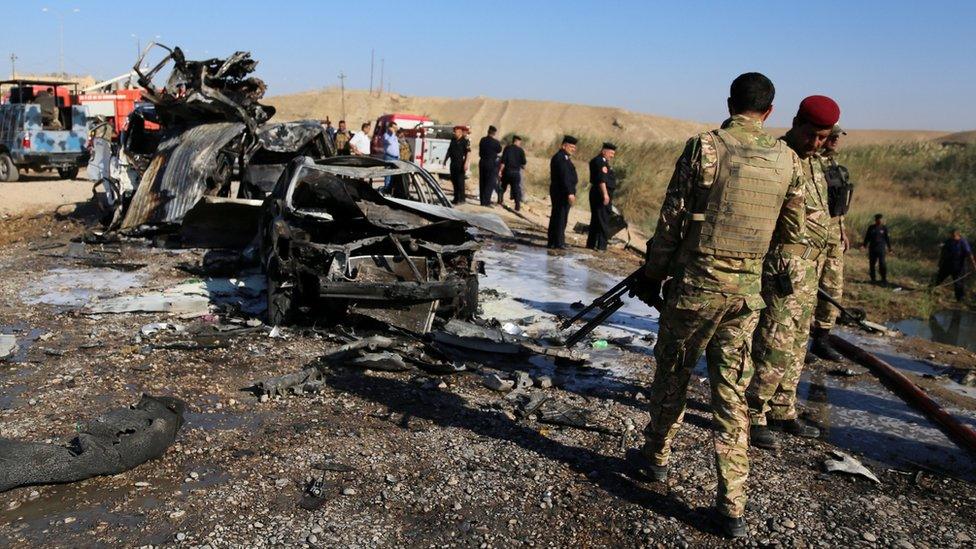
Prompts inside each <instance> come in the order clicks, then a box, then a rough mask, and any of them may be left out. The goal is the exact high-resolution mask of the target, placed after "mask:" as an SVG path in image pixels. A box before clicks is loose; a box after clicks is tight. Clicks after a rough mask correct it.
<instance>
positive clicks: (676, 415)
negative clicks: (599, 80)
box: [629, 73, 804, 537]
mask: <svg viewBox="0 0 976 549" xmlns="http://www.w3.org/2000/svg"><path fill="white" fill-rule="evenodd" d="M730 95H731V97H730V98H729V112H730V114H731V115H732V116H731V118H729V119H728V120H726V121H725V123H723V125H722V128H721V129H719V130H714V131H711V132H706V133H702V134H700V135H698V136H697V137H694V138H692V139H690V140H689V141H688V143H687V145H686V146H685V150H684V152H683V153H682V155H681V157H680V158H679V159H678V162H677V165H676V166H675V171H674V175H673V176H672V177H671V182H670V184H669V185H668V190H667V194H666V196H665V199H664V204H663V205H662V207H661V216H660V219H659V221H658V226H657V230H656V232H655V233H654V237H653V238H652V239H651V240H650V241H649V242H648V246H647V262H646V264H645V268H644V274H645V275H646V279H644V280H642V281H641V282H640V283H639V284H638V285H637V287H636V288H635V290H634V291H635V294H636V295H638V297H640V298H641V300H643V301H645V302H646V303H649V304H652V305H654V306H656V307H658V308H659V309H660V310H661V318H660V326H661V328H660V331H659V334H658V340H657V344H656V345H655V347H654V358H655V360H656V362H657V369H656V371H655V374H654V381H653V383H652V385H651V389H650V392H649V402H648V410H649V412H650V421H649V423H648V425H647V428H646V429H645V431H644V435H645V443H644V445H643V447H642V448H641V450H640V451H639V452H634V451H632V452H631V453H630V455H629V458H630V459H631V460H632V462H633V464H634V465H635V466H636V468H637V469H638V472H639V473H641V474H643V475H644V476H647V477H650V478H651V479H652V480H655V481H664V480H666V478H667V470H668V461H669V459H670V456H671V444H672V441H673V440H674V437H675V435H676V434H677V431H678V427H679V425H680V423H681V420H682V418H683V416H684V410H685V402H686V394H687V391H688V383H689V379H690V377H691V372H692V369H693V368H694V367H695V364H696V363H697V362H698V359H699V358H700V357H701V355H702V353H705V356H706V361H707V363H708V378H709V383H710V385H711V407H712V414H713V416H714V419H715V435H714V443H715V460H716V465H717V468H718V478H719V482H718V494H717V496H716V508H717V511H718V513H717V520H718V522H719V526H720V528H721V529H722V531H723V533H724V534H725V535H727V536H730V537H741V536H745V535H746V528H745V519H744V514H745V506H746V492H745V482H746V478H747V476H748V472H749V462H748V455H747V450H748V434H749V418H748V414H747V406H746V401H745V390H746V387H747V386H748V384H749V380H750V379H751V378H752V372H753V370H752V361H751V359H750V351H751V346H752V334H753V331H754V330H755V327H756V323H757V322H758V320H759V311H760V310H761V309H762V308H763V300H762V297H761V296H760V286H761V279H760V275H761V272H762V261H763V256H764V255H765V254H766V251H767V250H768V248H769V245H770V241H771V238H772V236H773V233H774V230H777V228H778V234H779V236H780V238H782V239H784V242H791V243H792V242H799V241H800V234H801V231H802V230H803V223H804V217H803V194H802V192H803V188H802V183H803V181H802V178H801V177H800V166H799V159H798V158H797V156H796V155H795V154H794V153H793V152H792V151H791V150H790V149H789V147H787V146H786V145H785V144H784V143H782V142H780V141H777V140H776V139H774V138H772V137H770V136H769V135H768V134H767V133H766V132H765V131H764V130H763V121H765V119H766V117H768V116H769V113H770V112H771V111H772V100H773V95H774V89H773V84H772V82H770V81H769V79H767V78H766V77H765V76H763V75H761V74H758V73H747V74H743V75H741V76H739V77H738V78H736V79H735V81H734V82H733V83H732V86H731V94H730ZM668 277H670V279H671V280H670V281H669V282H668V284H667V292H666V294H667V295H666V299H665V302H664V303H663V305H662V304H661V301H660V296H659V294H660V289H661V285H662V281H663V280H664V279H666V278H668Z"/></svg>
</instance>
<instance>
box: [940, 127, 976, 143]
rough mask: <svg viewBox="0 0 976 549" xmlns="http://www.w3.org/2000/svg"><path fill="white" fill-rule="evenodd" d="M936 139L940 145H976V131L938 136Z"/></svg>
mask: <svg viewBox="0 0 976 549" xmlns="http://www.w3.org/2000/svg"><path fill="white" fill-rule="evenodd" d="M935 139H936V140H937V141H939V142H940V143H976V130H969V131H968V132H956V133H950V134H949V135H941V136H938V137H936V138H935Z"/></svg>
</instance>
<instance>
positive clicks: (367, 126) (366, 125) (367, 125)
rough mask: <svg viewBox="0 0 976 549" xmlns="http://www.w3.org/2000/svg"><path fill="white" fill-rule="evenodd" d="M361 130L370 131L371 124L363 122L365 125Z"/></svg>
mask: <svg viewBox="0 0 976 549" xmlns="http://www.w3.org/2000/svg"><path fill="white" fill-rule="evenodd" d="M359 129H361V130H363V131H366V130H368V129H369V122H363V125H362V126H360V127H359Z"/></svg>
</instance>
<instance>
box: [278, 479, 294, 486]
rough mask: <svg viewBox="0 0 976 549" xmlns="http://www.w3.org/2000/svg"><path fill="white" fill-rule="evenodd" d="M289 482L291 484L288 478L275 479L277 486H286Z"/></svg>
mask: <svg viewBox="0 0 976 549" xmlns="http://www.w3.org/2000/svg"><path fill="white" fill-rule="evenodd" d="M289 484H291V481H290V480H288V479H286V478H279V479H278V480H276V481H275V488H284V487H285V486H288V485H289Z"/></svg>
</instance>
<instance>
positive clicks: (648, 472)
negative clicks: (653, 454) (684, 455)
mask: <svg viewBox="0 0 976 549" xmlns="http://www.w3.org/2000/svg"><path fill="white" fill-rule="evenodd" d="M626 459H627V463H628V464H629V465H630V467H631V470H632V472H633V473H634V476H636V477H637V478H638V479H640V480H643V481H648V482H665V481H667V480H668V466H667V465H655V464H654V463H652V462H651V460H650V459H648V458H647V456H645V455H644V453H643V452H641V451H640V450H638V449H636V448H631V449H629V450H627V458H626Z"/></svg>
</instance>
